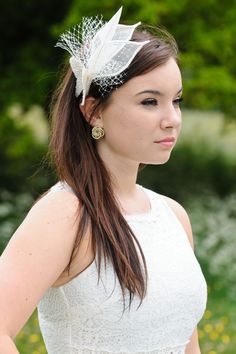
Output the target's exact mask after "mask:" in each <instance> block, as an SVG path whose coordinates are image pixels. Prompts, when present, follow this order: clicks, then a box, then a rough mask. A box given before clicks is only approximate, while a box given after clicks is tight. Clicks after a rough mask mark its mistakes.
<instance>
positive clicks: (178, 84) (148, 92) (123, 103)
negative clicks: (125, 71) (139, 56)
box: [97, 58, 182, 164]
mask: <svg viewBox="0 0 236 354" xmlns="http://www.w3.org/2000/svg"><path fill="white" fill-rule="evenodd" d="M181 92H182V81H181V73H180V70H179V67H178V65H177V64H176V62H175V60H174V59H172V58H171V59H169V61H168V62H167V63H166V64H163V65H162V66H159V67H157V68H155V69H153V70H152V71H150V72H148V73H146V74H143V75H140V76H136V77H134V78H133V79H131V80H129V81H128V82H127V83H125V84H124V85H122V86H121V87H120V88H118V89H117V90H115V91H113V93H112V94H111V97H110V99H109V103H108V104H107V105H106V106H105V107H104V108H103V109H102V111H101V114H100V118H101V121H100V124H99V125H100V126H101V125H102V126H103V128H104V130H105V136H104V137H103V138H102V139H100V140H98V142H97V148H98V152H99V153H100V154H101V156H102V157H104V158H105V159H112V158H121V159H125V160H130V161H133V162H137V163H144V164H163V163H165V162H166V161H168V159H169V157H170V153H171V150H172V149H173V147H174V145H175V143H176V140H177V138H178V135H179V132H180V129H181V111H180V107H179V99H180V97H181ZM163 140H164V141H163ZM165 140H166V141H165Z"/></svg>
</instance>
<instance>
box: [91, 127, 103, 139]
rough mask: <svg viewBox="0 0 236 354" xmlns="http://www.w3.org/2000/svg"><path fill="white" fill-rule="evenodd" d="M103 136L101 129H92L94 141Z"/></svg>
mask: <svg viewBox="0 0 236 354" xmlns="http://www.w3.org/2000/svg"><path fill="white" fill-rule="evenodd" d="M104 134H105V131H104V129H103V128H102V127H93V129H92V137H93V138H94V139H96V140H98V139H100V138H102V137H103V136H104Z"/></svg>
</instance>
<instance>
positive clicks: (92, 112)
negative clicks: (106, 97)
mask: <svg viewBox="0 0 236 354" xmlns="http://www.w3.org/2000/svg"><path fill="white" fill-rule="evenodd" d="M97 106H98V100H97V99H96V98H94V97H86V99H85V102H84V104H83V105H81V104H80V110H81V112H82V113H83V115H84V118H85V119H86V120H87V122H88V123H89V124H90V125H91V126H95V125H98V126H101V118H100V116H99V113H100V110H99V107H97ZM98 120H99V122H98Z"/></svg>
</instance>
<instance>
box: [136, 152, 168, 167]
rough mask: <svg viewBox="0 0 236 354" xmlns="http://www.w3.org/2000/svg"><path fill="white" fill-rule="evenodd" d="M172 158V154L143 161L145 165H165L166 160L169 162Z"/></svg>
mask: <svg viewBox="0 0 236 354" xmlns="http://www.w3.org/2000/svg"><path fill="white" fill-rule="evenodd" d="M169 159H170V154H169V155H168V156H167V155H166V156H163V157H159V158H158V159H155V160H154V159H151V160H147V161H145V162H142V164H145V165H164V164H165V163H166V162H168V161H169Z"/></svg>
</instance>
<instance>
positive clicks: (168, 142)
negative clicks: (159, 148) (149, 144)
mask: <svg viewBox="0 0 236 354" xmlns="http://www.w3.org/2000/svg"><path fill="white" fill-rule="evenodd" d="M155 143H157V144H160V145H163V146H167V147H172V146H173V145H174V143H175V138H174V137H173V136H170V137H167V138H165V139H162V140H158V141H155Z"/></svg>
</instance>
